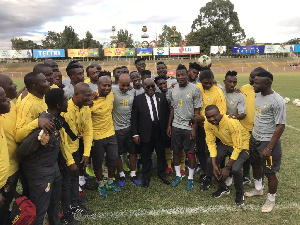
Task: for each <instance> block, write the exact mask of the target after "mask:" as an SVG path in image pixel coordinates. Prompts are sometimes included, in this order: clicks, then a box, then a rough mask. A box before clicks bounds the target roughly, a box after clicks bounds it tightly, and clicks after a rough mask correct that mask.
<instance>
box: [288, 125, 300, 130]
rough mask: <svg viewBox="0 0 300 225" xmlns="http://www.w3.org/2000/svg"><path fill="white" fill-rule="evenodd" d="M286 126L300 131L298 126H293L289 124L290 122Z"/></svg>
mask: <svg viewBox="0 0 300 225" xmlns="http://www.w3.org/2000/svg"><path fill="white" fill-rule="evenodd" d="M285 126H287V127H289V128H292V129H294V130H297V131H300V129H299V128H297V127H293V126H291V125H288V124H286V125H285Z"/></svg>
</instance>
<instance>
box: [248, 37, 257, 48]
mask: <svg viewBox="0 0 300 225" xmlns="http://www.w3.org/2000/svg"><path fill="white" fill-rule="evenodd" d="M255 44H256V41H255V39H254V37H251V38H247V39H246V45H247V46H248V45H255Z"/></svg>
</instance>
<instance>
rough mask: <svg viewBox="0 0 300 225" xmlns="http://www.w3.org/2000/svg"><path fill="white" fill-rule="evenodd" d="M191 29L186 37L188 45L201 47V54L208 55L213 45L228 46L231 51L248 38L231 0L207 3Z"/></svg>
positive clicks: (217, 0)
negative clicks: (234, 46)
mask: <svg viewBox="0 0 300 225" xmlns="http://www.w3.org/2000/svg"><path fill="white" fill-rule="evenodd" d="M191 28H192V30H191V32H190V33H189V34H188V35H187V36H186V40H187V43H188V45H199V46H201V52H203V53H206V54H208V53H209V51H210V46H211V45H226V46H227V48H228V49H231V47H232V46H233V45H235V44H238V43H240V42H241V41H243V40H244V39H245V37H246V36H245V32H244V29H243V28H242V27H241V26H240V22H239V18H238V14H237V13H236V12H235V11H234V5H233V4H232V3H231V2H230V1H229V0H212V1H211V2H208V3H206V5H205V6H204V7H202V8H201V9H200V13H199V15H198V17H197V18H196V19H195V20H194V21H193V24H192V27H191Z"/></svg>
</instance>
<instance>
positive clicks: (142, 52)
mask: <svg viewBox="0 0 300 225" xmlns="http://www.w3.org/2000/svg"><path fill="white" fill-rule="evenodd" d="M136 55H137V56H147V55H152V48H137V49H136Z"/></svg>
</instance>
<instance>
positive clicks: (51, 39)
mask: <svg viewBox="0 0 300 225" xmlns="http://www.w3.org/2000/svg"><path fill="white" fill-rule="evenodd" d="M60 40H61V36H60V33H56V32H54V31H48V34H47V35H46V37H45V40H42V45H43V48H45V49H54V48H58V46H59V45H60Z"/></svg>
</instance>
